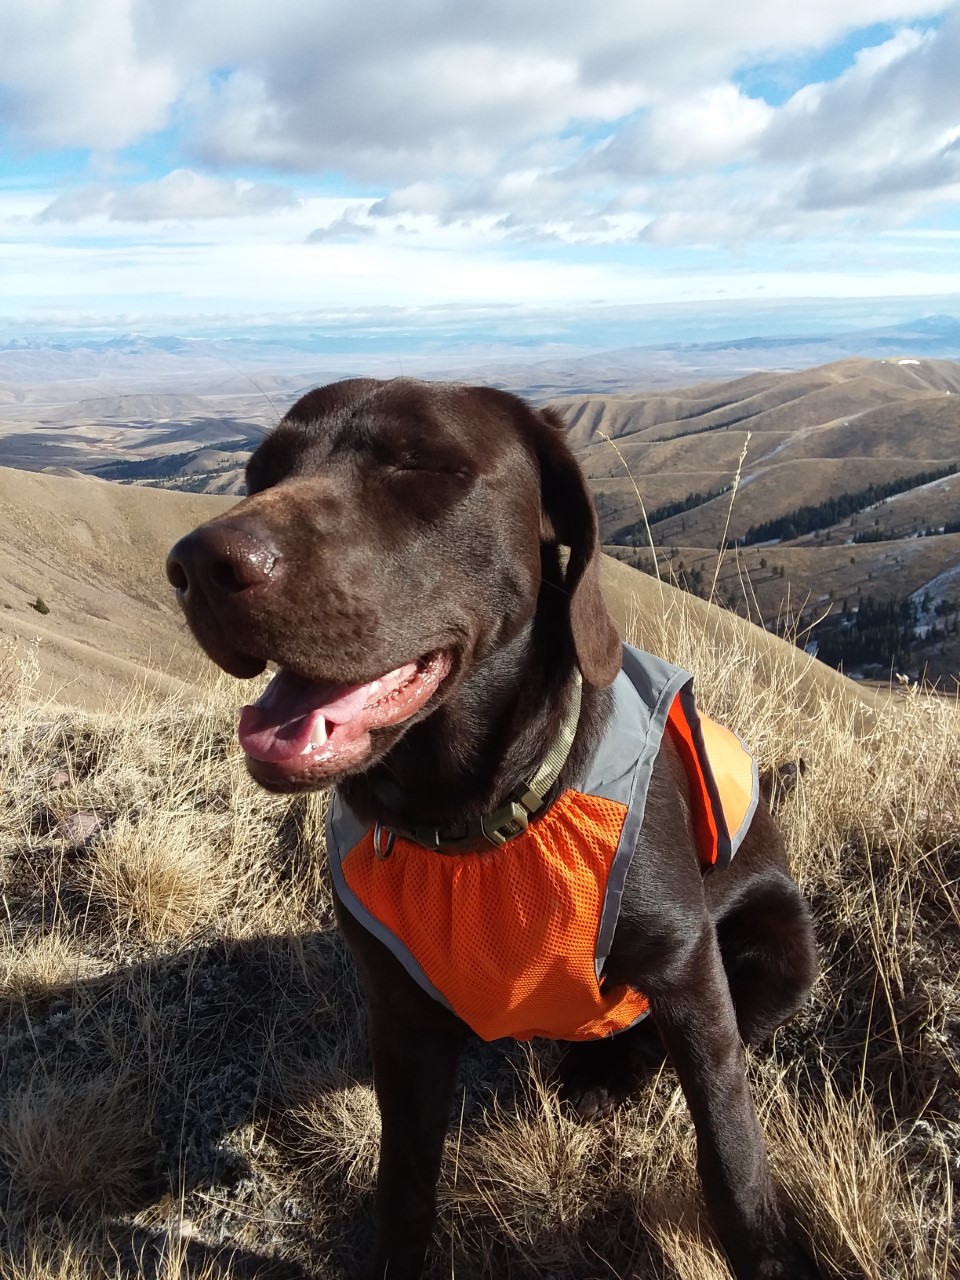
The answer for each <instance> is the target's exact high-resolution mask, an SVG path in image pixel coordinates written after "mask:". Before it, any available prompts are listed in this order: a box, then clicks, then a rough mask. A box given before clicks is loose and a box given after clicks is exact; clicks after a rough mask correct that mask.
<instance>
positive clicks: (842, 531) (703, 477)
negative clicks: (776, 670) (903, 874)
mask: <svg viewBox="0 0 960 1280" xmlns="http://www.w3.org/2000/svg"><path fill="white" fill-rule="evenodd" d="M556 403H557V407H558V408H559V409H560V410H561V412H562V413H563V414H564V416H565V418H566V420H567V422H569V424H570V430H571V435H572V439H573V441H574V443H575V444H576V445H577V446H578V448H579V452H580V458H581V462H582V463H583V466H584V470H585V472H586V475H587V477H588V480H589V482H590V484H591V487H592V489H593V492H594V496H595V500H596V503H597V509H598V512H599V515H600V521H601V528H602V533H603V537H604V540H605V543H606V544H607V546H608V549H609V550H610V552H611V554H613V555H615V556H617V557H618V558H622V559H624V560H625V561H627V562H629V563H632V564H635V565H639V566H642V567H644V568H646V569H647V570H651V571H652V569H653V552H652V551H651V549H650V541H651V539H652V542H653V544H654V545H655V546H656V548H657V553H656V554H657V559H658V562H659V570H660V572H661V573H662V574H663V575H664V576H666V577H667V578H668V580H677V581H681V582H683V583H684V584H685V585H688V586H690V587H693V588H694V589H698V590H706V589H708V588H709V586H710V585H711V584H712V583H713V581H714V578H715V577H716V582H717V596H718V598H719V599H720V600H722V601H723V602H724V603H726V604H727V605H728V606H729V607H732V608H737V609H739V610H740V612H742V613H743V614H744V615H745V616H749V617H752V618H754V619H755V620H757V621H761V622H763V623H764V625H766V626H768V627H775V626H778V625H780V626H785V625H797V624H798V623H799V625H800V626H801V627H803V626H807V625H810V624H812V623H813V622H814V621H815V620H817V619H820V621H819V623H818V625H817V628H816V635H815V636H812V637H811V643H818V642H821V641H822V642H824V643H825V645H826V648H825V652H826V653H828V654H829V653H831V652H833V649H832V648H831V646H832V645H834V642H835V641H837V640H838V639H843V638H844V636H845V635H847V634H850V633H852V632H854V631H856V630H857V628H858V626H860V628H861V629H862V627H863V626H864V625H865V620H866V617H867V612H868V611H867V608H866V607H865V608H864V609H863V611H862V612H861V610H860V605H859V601H860V600H867V599H869V600H870V601H871V602H872V605H883V606H886V605H887V604H888V603H890V602H901V601H909V600H910V598H911V597H912V602H911V603H908V604H907V606H906V607H907V609H908V611H909V610H910V609H913V610H914V613H915V615H916V616H915V617H914V618H913V629H914V631H915V636H914V639H915V641H916V643H914V644H912V646H910V647H909V649H904V647H903V646H902V645H900V646H898V648H897V652H896V654H894V653H893V652H892V651H891V652H888V651H887V650H886V649H885V648H883V646H882V645H881V646H880V647H879V648H878V649H877V653H876V655H875V657H876V661H875V662H873V663H871V662H869V661H860V660H858V661H857V662H856V663H854V664H853V665H852V666H851V663H850V662H849V661H848V662H847V664H846V666H847V669H855V668H864V667H869V668H871V669H872V668H873V667H877V668H879V669H887V670H889V667H890V665H891V664H892V665H894V666H897V667H904V666H906V667H907V668H908V669H910V670H912V671H914V672H919V671H920V670H925V671H926V672H927V674H928V675H929V676H931V677H933V678H941V677H953V676H956V675H957V673H960V637H958V635H957V624H958V620H960V574H956V575H954V574H953V572H952V571H953V570H954V568H955V567H956V566H958V565H960V542H958V538H957V534H960V475H952V474H950V473H951V472H952V471H957V470H960V364H958V363H957V362H955V361H948V360H917V359H913V358H909V359H907V358H903V359H898V360H892V361H865V360H844V361H841V362H838V363H835V364H832V365H828V366H825V367H823V368H819V369H811V370H804V371H801V372H794V373H787V374H766V373H764V374H752V375H750V376H748V377H745V378H740V379H737V380H735V381H733V382H727V383H717V384H701V385H698V386H695V387H690V388H685V389H681V390H679V391H677V392H673V393H670V394H669V395H665V394H663V393H661V392H655V393H651V394H648V395H642V394H638V395H635V396H617V397H607V398H605V397H596V396H591V397H583V398H581V399H577V398H566V399H563V400H560V401H558V402H556ZM734 487H735V489H736V491H735V493H734ZM638 491H639V493H640V496H641V498H642V500H643V506H644V508H645V509H646V511H647V513H648V517H649V524H650V531H649V533H648V531H647V527H646V524H645V522H644V519H643V513H642V511H641V510H640V503H639V502H638V500H637V492H638ZM721 543H724V546H725V551H724V555H723V557H722V559H721V563H720V567H719V569H718V564H717V562H718V548H719V547H720V545H721ZM737 543H741V544H746V543H749V544H757V543H760V544H762V545H760V546H757V545H749V546H748V545H740V546H736V545H734V549H733V551H732V552H731V550H730V549H729V548H730V547H731V545H732V544H737ZM858 615H859V616H858ZM841 647H842V646H841ZM867 647H869V646H867ZM859 648H863V646H859ZM881 650H882V652H881ZM858 651H859V649H858ZM877 673H878V674H879V670H878V672H877Z"/></svg>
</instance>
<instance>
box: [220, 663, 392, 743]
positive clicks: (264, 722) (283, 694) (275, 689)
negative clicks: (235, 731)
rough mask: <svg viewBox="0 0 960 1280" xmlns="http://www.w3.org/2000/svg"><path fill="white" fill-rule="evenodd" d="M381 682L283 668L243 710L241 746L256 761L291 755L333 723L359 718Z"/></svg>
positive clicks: (320, 736)
mask: <svg viewBox="0 0 960 1280" xmlns="http://www.w3.org/2000/svg"><path fill="white" fill-rule="evenodd" d="M377 683H378V682H377V681H373V682H371V683H370V684H353V685H343V684H334V683H333V682H332V681H327V680H324V681H313V680H303V679H301V678H300V677H299V676H295V675H291V674H290V672H288V671H280V672H278V673H277V674H276V675H275V676H274V677H273V679H272V680H271V681H270V683H269V684H268V685H267V687H266V689H265V690H264V691H263V694H262V695H261V696H260V698H258V700H257V701H256V702H255V703H254V704H253V705H252V706H248V707H244V708H243V710H242V711H241V712H240V725H239V737H240V745H241V746H242V747H243V749H244V751H245V752H246V753H247V755H248V756H252V757H253V758H254V759H255V760H265V761H268V762H270V763H278V762H282V761H284V760H291V759H292V758H293V757H294V756H299V755H302V754H303V753H304V751H306V750H307V748H308V747H310V746H314V747H318V746H321V745H322V744H323V743H324V742H326V740H327V737H328V734H329V729H328V722H329V724H330V726H331V727H332V726H333V725H338V724H348V723H349V722H350V721H351V720H354V719H356V718H357V716H359V714H360V712H361V711H362V710H363V709H364V707H365V706H366V705H367V702H368V701H369V699H370V698H371V697H372V696H373V695H374V694H375V692H376V690H375V689H374V687H373V686H374V685H376V684H377Z"/></svg>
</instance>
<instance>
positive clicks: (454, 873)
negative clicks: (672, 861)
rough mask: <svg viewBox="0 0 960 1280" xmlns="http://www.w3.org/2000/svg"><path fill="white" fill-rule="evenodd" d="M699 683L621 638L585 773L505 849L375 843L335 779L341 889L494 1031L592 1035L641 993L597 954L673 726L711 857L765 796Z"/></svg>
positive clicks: (445, 996)
mask: <svg viewBox="0 0 960 1280" xmlns="http://www.w3.org/2000/svg"><path fill="white" fill-rule="evenodd" d="M692 686H693V680H692V677H691V676H690V675H689V673H688V672H686V671H683V670H681V669H680V668H679V667H674V666H671V665H670V664H669V663H666V662H663V661H662V660H661V659H660V658H656V657H654V656H653V655H652V654H647V653H643V652H641V651H640V650H638V649H633V648H632V647H631V646H627V645H625V646H624V654H623V667H622V669H621V671H620V674H619V675H618V676H617V679H616V681H615V682H614V686H613V693H614V712H613V715H612V717H611V720H610V723H609V724H608V726H607V729H606V731H605V733H604V736H603V738H602V740H601V742H600V744H599V746H598V748H597V750H596V751H595V753H594V756H593V759H592V761H591V763H590V765H589V766H588V768H587V771H586V776H585V777H584V778H583V779H582V781H581V782H580V783H579V784H578V786H577V787H575V788H571V789H569V790H567V791H564V792H563V794H562V795H561V796H560V797H559V798H558V799H557V800H556V802H555V803H554V804H553V805H551V807H550V808H549V809H548V810H547V812H546V813H544V814H543V815H542V816H539V817H536V818H535V819H534V820H532V821H531V823H530V825H529V827H528V828H527V830H526V831H525V832H523V833H522V834H521V835H518V836H515V837H513V838H512V839H510V840H507V841H506V843H505V844H503V845H501V846H500V847H499V848H496V849H494V848H491V849H489V850H484V851H481V852H467V853H460V852H457V853H449V852H437V851H436V850H431V849H426V848H424V847H422V846H421V845H418V844H414V843H413V842H412V841H409V840H406V839H403V838H401V837H397V838H396V839H395V841H394V843H393V847H392V849H391V851H390V854H389V857H386V858H378V857H377V856H376V854H375V851H374V845H373V832H372V830H367V829H365V828H364V826H363V825H362V824H360V823H359V822H358V820H357V819H356V817H355V815H354V814H353V813H352V811H351V810H350V809H349V808H348V807H347V806H346V804H345V803H344V802H343V800H342V798H341V797H340V796H339V794H338V793H334V796H333V798H332V800H331V805H330V810H329V812H328V817H327V848H328V852H329V857H330V866H331V871H332V875H333V879H334V884H335V886H336V890H337V895H338V897H339V898H340V900H341V902H342V904H343V905H344V907H346V909H347V910H348V911H350V912H351V913H352V914H353V915H355V916H356V917H357V919H358V920H359V921H360V923H361V924H363V925H364V926H365V927H366V928H367V929H369V931H370V932H371V933H373V934H374V935H375V936H376V937H377V938H379V939H380V940H381V941H382V942H384V943H385V944H386V945H387V946H388V947H389V948H390V950H391V951H392V952H393V954H394V955H395V956H396V957H397V958H398V959H399V961H400V962H401V964H403V966H404V967H405V968H406V970H407V972H408V973H410V975H411V976H412V977H413V978H414V979H415V981H416V982H418V983H419V985H420V986H421V987H423V988H424V989H425V990H426V991H427V992H429V994H430V995H432V996H433V997H434V998H435V999H437V1000H439V1001H440V1002H441V1003H442V1004H444V1005H446V1006H447V1007H448V1008H450V1009H452V1010H453V1012H454V1013H456V1014H457V1015H458V1016H459V1017H460V1018H462V1019H463V1021H464V1022H466V1023H467V1024H468V1025H469V1026H470V1027H472V1029H473V1030H474V1031H475V1032H476V1033H477V1034H478V1035H479V1036H481V1037H482V1038H483V1039H484V1040H497V1039H499V1038H500V1037H502V1036H512V1037H513V1038H515V1039H517V1040H529V1039H531V1038H532V1037H534V1036H543V1037H546V1038H547V1039H553V1040H590V1039H596V1038H599V1037H601V1036H606V1035H611V1034H613V1033H615V1032H617V1031H623V1030H625V1029H626V1028H627V1027H630V1026H632V1025H633V1024H634V1023H635V1022H637V1021H639V1020H640V1019H641V1018H642V1017H644V1016H645V1015H646V1013H647V1012H648V1004H647V1000H646V997H645V996H644V995H643V994H642V993H641V992H639V991H637V990H635V989H634V988H633V987H630V986H624V985H621V986H612V985H611V984H609V983H606V982H605V981H604V980H603V976H602V969H603V965H604V963H605V961H606V959H607V956H608V955H609V952H610V946H611V944H612V942H613V935H614V931H615V929H616V925H617V920H618V918H619V914H620V899H621V896H622V893H623V886H624V882H625V880H626V875H627V870H628V868H629V866H630V861H631V859H632V857H633V853H634V850H635V848H636V845H637V839H638V836H639V833H640V828H641V824H642V821H643V811H644V805H645V802H646V795H647V788H648V785H649V781H650V774H651V770H652V767H653V761H654V759H655V758H656V756H657V753H658V752H659V750H660V746H661V743H662V741H663V737H664V734H665V733H670V735H671V736H672V738H673V740H674V742H675V744H676V746H677V747H678V749H679V752H680V756H681V758H682V760H683V762H684V765H685V766H686V769H687V772H688V774H689V776H690V781H691V796H692V800H693V814H692V817H693V823H694V830H695V833H696V837H697V846H698V850H699V854H700V859H701V864H702V866H703V868H704V870H710V869H712V868H715V867H721V866H725V865H727V864H728V863H729V861H730V859H731V858H732V857H733V855H734V853H735V852H736V849H737V847H738V845H739V844H740V842H741V840H742V839H743V836H744V835H745V834H746V831H747V828H748V827H749V825H750V820H751V818H752V817H753V812H754V810H755V808H756V804H757V799H758V796H759V785H758V779H757V767H756V761H755V760H754V759H753V757H752V756H751V755H750V754H749V752H748V751H747V750H746V748H745V747H744V746H743V744H742V743H741V742H740V740H739V738H738V737H737V736H736V735H735V734H733V733H731V732H730V730H728V729H724V728H723V727H722V726H721V725H718V724H716V723H715V722H714V721H712V720H710V719H708V718H707V717H706V716H701V715H700V714H699V713H698V711H697V709H696V706H695V704H694V699H693V687H692Z"/></svg>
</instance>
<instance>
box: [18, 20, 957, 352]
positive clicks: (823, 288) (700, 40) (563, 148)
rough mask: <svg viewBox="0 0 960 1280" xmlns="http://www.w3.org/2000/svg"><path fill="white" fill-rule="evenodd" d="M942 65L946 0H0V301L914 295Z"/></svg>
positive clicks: (279, 305) (937, 131) (309, 304)
mask: <svg viewBox="0 0 960 1280" xmlns="http://www.w3.org/2000/svg"><path fill="white" fill-rule="evenodd" d="M958 67H960V0H954V2H953V3H942V0H940V2H938V0H725V2H724V3H718V2H717V0H672V3H670V4H660V3H657V4H655V3H653V0H594V2H593V3H592V4H590V5H588V4H586V3H585V2H584V0H578V2H577V3H571V2H570V0H519V2H518V0H473V2H472V3H470V4H465V3H458V2H456V0H406V3H403V4H398V3H396V0H242V2H238V0H229V2H228V0H84V2H83V3H82V4H80V3H77V2H76V0H0V316H2V317H5V318H6V320H5V322H6V325H7V327H9V325H10V324H11V323H13V324H17V323H24V324H25V325H29V326H34V325H37V324H44V323H49V324H51V325H55V324H58V323H65V322H67V321H71V320H78V319H82V318H83V317H89V318H90V319H91V320H98V321H102V322H103V323H105V324H110V323H116V324H117V325H119V326H121V327H131V326H136V325H137V324H138V323H141V322H142V323H146V322H147V321H148V320H152V321H156V319H157V317H160V318H161V319H162V320H163V322H164V323H165V324H167V327H168V328H170V329H175V328H178V327H179V328H181V329H184V330H186V329H189V327H190V325H191V324H193V323H195V322H197V319H198V318H205V322H215V319H216V317H229V318H232V319H236V318H237V317H241V318H242V317H244V316H249V317H251V322H253V318H256V317H259V318H262V317H267V316H273V317H278V316H290V317H293V318H296V317H298V316H308V315H310V314H313V313H326V314H330V313H334V312H337V311H344V312H351V313H352V312H357V313H365V312H369V313H371V314H373V313H375V312H376V310H377V309H378V308H406V309H411V311H410V314H411V315H415V314H416V312H417V309H420V308H424V309H430V308H434V309H435V308H441V309H442V308H444V307H466V308H470V307H474V308H485V307H486V308H491V307H493V308H496V307H503V308H506V309H507V310H509V308H511V307H513V308H518V309H527V310H530V309H534V310H536V309H543V310H544V311H549V310H550V309H551V308H554V309H556V308H560V309H562V308H570V307H583V306H594V307H596V306H600V305H614V306H624V305H635V304H641V303H651V304H660V305H665V304H669V305H675V306H688V305H691V304H697V305H700V304H704V305H706V304H716V303H718V302H723V301H730V300H737V299H742V300H744V301H745V302H748V303H751V302H757V301H766V300H771V299H787V298H789V299H822V298H823V299H830V298H834V299H836V298H854V299H861V300H867V299H873V298H897V297H900V298H907V297H910V298H927V299H929V300H930V309H934V310H935V309H938V302H937V299H938V297H939V298H940V299H941V300H942V299H943V298H945V297H949V295H958V294H960V73H958V70H957V68H958ZM912 309H913V310H914V311H916V309H917V308H916V307H913V308H912ZM939 309H944V308H943V307H942V306H941V307H939ZM425 313H426V312H425Z"/></svg>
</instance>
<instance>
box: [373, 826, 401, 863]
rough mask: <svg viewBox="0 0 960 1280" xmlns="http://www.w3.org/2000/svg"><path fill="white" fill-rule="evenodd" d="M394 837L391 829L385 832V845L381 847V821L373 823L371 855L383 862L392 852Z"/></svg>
mask: <svg viewBox="0 0 960 1280" xmlns="http://www.w3.org/2000/svg"><path fill="white" fill-rule="evenodd" d="M395 839H396V836H394V834H393V832H392V831H388V832H387V847H386V849H384V847H383V823H382V822H375V823H374V824H373V855H374V857H375V858H376V859H377V861H378V862H383V861H385V859H387V858H389V857H390V855H391V853H393V842H394V840H395Z"/></svg>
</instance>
